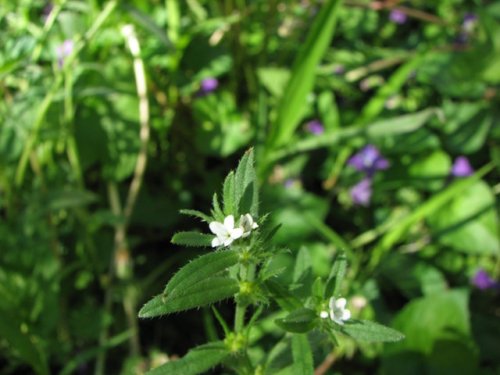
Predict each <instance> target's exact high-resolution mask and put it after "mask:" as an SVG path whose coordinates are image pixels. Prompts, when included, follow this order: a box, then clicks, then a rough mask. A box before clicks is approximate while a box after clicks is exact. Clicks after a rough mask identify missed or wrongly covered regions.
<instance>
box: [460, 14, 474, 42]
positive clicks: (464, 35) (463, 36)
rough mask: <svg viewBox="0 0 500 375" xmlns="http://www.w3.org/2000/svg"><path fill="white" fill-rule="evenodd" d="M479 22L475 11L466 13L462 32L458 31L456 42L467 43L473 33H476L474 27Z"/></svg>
mask: <svg viewBox="0 0 500 375" xmlns="http://www.w3.org/2000/svg"><path fill="white" fill-rule="evenodd" d="M476 24H477V16H476V15H475V14H474V13H466V14H465V15H464V18H463V20H462V25H461V27H460V32H459V33H458V35H457V37H456V39H455V42H456V43H457V44H459V45H462V44H467V42H468V41H469V39H470V37H471V35H472V34H473V33H474V28H475V27H476Z"/></svg>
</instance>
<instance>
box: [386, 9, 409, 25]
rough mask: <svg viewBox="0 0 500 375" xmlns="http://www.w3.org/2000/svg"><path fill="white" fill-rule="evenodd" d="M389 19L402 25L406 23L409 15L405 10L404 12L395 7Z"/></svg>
mask: <svg viewBox="0 0 500 375" xmlns="http://www.w3.org/2000/svg"><path fill="white" fill-rule="evenodd" d="M389 19H390V20H391V21H392V22H394V23H397V24H399V25H402V24H404V23H406V20H407V19H408V16H407V15H406V13H405V12H403V11H401V10H399V9H393V10H391V13H390V14H389Z"/></svg>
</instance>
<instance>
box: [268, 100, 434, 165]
mask: <svg viewBox="0 0 500 375" xmlns="http://www.w3.org/2000/svg"><path fill="white" fill-rule="evenodd" d="M438 113H439V112H438V111H437V110H436V109H435V108H428V109H425V110H423V111H420V112H417V113H412V114H409V115H403V116H398V117H394V118H389V119H383V120H379V121H376V122H374V123H372V124H370V125H367V126H364V127H359V126H358V127H356V126H346V127H342V128H339V129H337V130H335V131H328V132H326V133H324V134H321V135H315V136H311V137H308V138H306V139H304V140H301V141H297V142H293V143H290V144H289V145H288V146H283V147H282V148H280V149H279V150H276V151H274V152H273V153H272V154H271V155H270V156H269V158H268V161H269V162H276V161H277V160H279V159H281V158H284V157H285V156H289V155H293V154H296V153H299V152H306V151H311V150H316V149H319V148H323V147H333V146H335V145H338V144H339V143H341V142H345V141H347V140H350V139H353V138H361V139H370V140H371V139H373V138H384V139H385V138H386V137H388V136H390V135H397V134H407V133H413V132H414V131H416V130H417V129H420V128H421V127H422V126H424V125H425V124H426V123H427V122H428V121H429V119H431V118H432V117H434V116H435V115H436V114H438Z"/></svg>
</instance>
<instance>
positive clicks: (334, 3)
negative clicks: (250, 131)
mask: <svg viewBox="0 0 500 375" xmlns="http://www.w3.org/2000/svg"><path fill="white" fill-rule="evenodd" d="M340 3H341V1H340V0H328V1H327V2H325V3H324V5H323V7H322V8H321V10H320V11H319V12H318V14H317V16H316V18H315V20H314V21H313V24H312V25H311V30H310V32H309V34H308V35H307V39H306V41H305V43H304V44H303V45H302V46H301V48H300V50H299V52H298V55H297V57H296V60H295V62H294V64H293V68H292V74H291V77H290V80H289V81H288V84H287V86H286V89H285V92H284V94H283V97H282V98H281V101H280V103H279V105H278V113H277V119H276V122H275V123H274V124H273V126H272V128H271V134H270V135H269V138H268V147H269V148H271V149H273V148H276V147H279V146H282V145H283V144H285V143H286V142H287V141H288V140H289V139H290V138H291V136H292V135H293V133H294V131H295V129H296V128H297V126H298V125H299V123H300V121H301V120H302V116H303V115H304V110H305V108H306V106H305V102H306V97H307V95H308V94H309V92H310V91H311V90H312V88H313V85H314V79H315V76H316V68H317V65H318V64H319V62H320V61H321V58H322V57H323V55H324V53H325V51H326V50H327V48H328V47H330V45H331V41H332V37H333V34H334V31H335V24H336V21H337V16H338V13H339V12H338V8H339V6H340Z"/></svg>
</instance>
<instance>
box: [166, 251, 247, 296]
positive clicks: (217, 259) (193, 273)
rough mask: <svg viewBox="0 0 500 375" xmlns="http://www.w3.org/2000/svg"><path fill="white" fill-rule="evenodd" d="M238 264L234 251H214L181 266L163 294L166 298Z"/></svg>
mask: <svg viewBox="0 0 500 375" xmlns="http://www.w3.org/2000/svg"><path fill="white" fill-rule="evenodd" d="M237 262H238V253H237V252H236V251H234V250H223V251H216V252H214V253H208V254H205V255H202V256H200V257H198V258H196V259H195V260H193V261H191V262H189V263H188V264H186V265H185V266H183V267H182V268H181V269H180V270H179V271H177V272H176V274H175V275H174V276H173V277H172V278H171V279H170V281H169V282H168V283H167V285H166V287H165V290H164V292H163V294H164V295H166V296H167V297H168V296H169V295H170V294H172V293H175V292H176V290H177V289H180V290H181V291H182V290H183V289H186V288H189V287H191V286H193V285H194V284H196V283H199V282H202V281H205V280H206V279H208V278H209V277H211V276H214V275H216V274H217V273H219V272H222V271H224V270H226V269H227V268H228V267H231V266H233V265H235V264H236V263H237Z"/></svg>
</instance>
